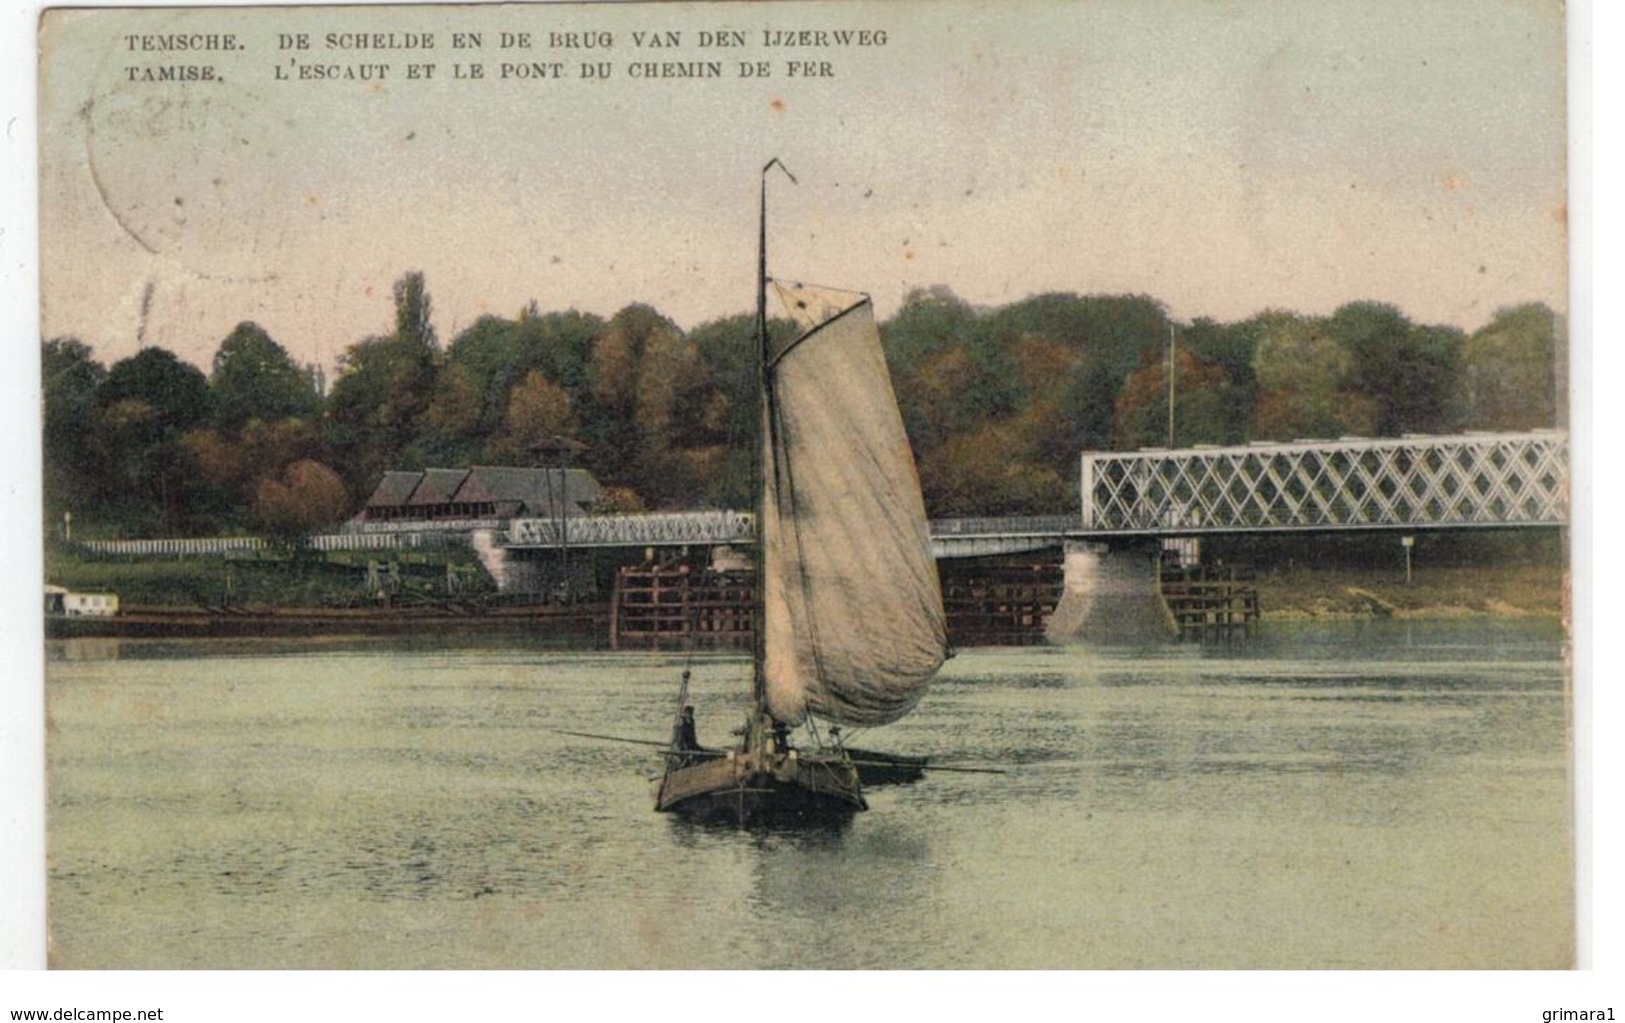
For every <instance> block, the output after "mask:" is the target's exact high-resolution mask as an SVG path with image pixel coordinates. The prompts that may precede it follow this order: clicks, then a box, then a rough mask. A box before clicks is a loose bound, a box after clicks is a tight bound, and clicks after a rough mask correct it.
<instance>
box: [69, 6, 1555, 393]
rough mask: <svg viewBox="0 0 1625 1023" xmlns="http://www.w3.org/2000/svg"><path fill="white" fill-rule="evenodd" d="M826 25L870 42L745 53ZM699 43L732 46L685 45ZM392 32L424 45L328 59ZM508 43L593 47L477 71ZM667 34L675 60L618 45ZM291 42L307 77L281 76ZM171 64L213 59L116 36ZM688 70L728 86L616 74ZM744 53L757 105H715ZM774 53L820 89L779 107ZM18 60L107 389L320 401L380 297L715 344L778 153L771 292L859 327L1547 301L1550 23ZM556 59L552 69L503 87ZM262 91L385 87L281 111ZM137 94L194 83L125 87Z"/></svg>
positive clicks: (751, 265) (954, 33)
mask: <svg viewBox="0 0 1625 1023" xmlns="http://www.w3.org/2000/svg"><path fill="white" fill-rule="evenodd" d="M841 28H847V29H867V30H870V31H874V32H883V33H884V34H885V42H884V45H871V46H867V47H861V46H849V47H839V46H828V47H818V46H799V47H792V48H782V47H777V48H770V47H768V46H766V45H765V43H766V39H765V38H764V32H766V31H769V30H818V29H823V30H834V29H841ZM727 30H735V31H742V32H744V33H746V41H747V45H746V46H745V47H743V48H728V49H717V48H702V47H700V46H699V45H698V44H699V42H700V41H701V40H700V38H699V35H700V33H701V32H704V31H710V32H722V31H727ZM387 31H394V32H396V33H397V34H398V36H404V35H405V34H406V33H432V34H433V35H434V37H435V40H434V42H435V46H434V48H433V49H432V50H431V49H421V48H420V49H417V50H406V49H395V50H386V51H380V50H354V49H326V48H324V47H323V43H324V41H325V36H326V34H327V33H329V32H337V33H358V32H359V33H376V32H387ZM526 31H528V32H530V33H532V37H533V40H534V41H536V42H538V43H540V42H543V41H544V40H546V39H547V38H548V37H549V34H550V33H553V32H571V31H574V32H580V33H585V32H593V33H603V32H608V33H611V34H612V40H611V43H612V45H611V46H610V47H609V48H607V49H605V48H602V47H597V48H594V49H591V50H585V49H579V48H578V49H555V48H550V47H547V46H546V45H545V44H544V45H542V46H538V47H534V48H532V49H530V50H528V51H527V50H521V49H516V48H509V49H506V50H503V49H499V46H498V38H497V37H498V34H499V33H501V32H513V33H518V32H526ZM669 31H675V32H678V33H680V37H679V39H680V43H679V45H678V46H677V47H675V48H666V49H662V50H653V49H649V48H646V47H638V46H637V45H636V42H635V39H634V37H633V33H635V32H639V33H651V34H653V33H664V32H669ZM300 32H303V33H305V34H307V35H309V36H310V37H311V39H312V49H310V50H307V51H297V50H293V51H290V50H282V49H279V48H278V36H279V35H293V34H297V33H300ZM452 32H480V33H482V34H483V39H482V42H483V44H484V45H483V46H482V47H481V48H480V49H479V50H477V51H475V50H470V49H464V50H454V49H453V48H452V45H451V44H452V39H451V33H452ZM176 33H188V34H205V35H207V34H215V35H223V34H226V33H230V34H232V35H233V36H234V38H235V44H236V45H237V46H239V47H241V49H238V50H233V51H230V52H219V51H203V52H192V53H175V52H163V51H156V52H154V51H145V50H132V49H131V45H132V44H131V42H130V40H129V38H128V37H130V36H132V35H134V36H137V37H152V36H163V35H173V34H176ZM662 38H667V37H662ZM397 41H400V40H399V39H398V40H397ZM135 45H137V46H146V45H149V44H148V43H147V42H144V41H142V40H141V39H138V40H137V41H136V43H135ZM702 60H719V61H721V62H722V66H723V70H724V75H723V77H721V78H718V79H708V80H694V79H664V80H654V81H652V80H643V79H639V80H634V79H633V78H632V77H631V74H632V71H633V67H632V65H634V64H639V63H644V62H648V61H668V62H671V61H675V62H693V61H702ZM761 60H766V61H768V63H769V68H770V72H771V75H770V77H768V78H765V79H764V78H758V77H751V78H743V77H740V76H739V74H738V65H739V64H740V63H741V61H751V62H755V61H761ZM790 60H804V61H812V62H815V63H816V62H825V61H827V62H828V64H829V68H828V71H829V72H830V75H829V77H818V78H802V77H796V78H789V77H786V75H787V73H788V71H789V70H790V69H789V67H788V64H787V62H788V61H790ZM41 61H42V69H41V78H40V85H41V89H40V92H41V117H42V121H41V129H42V134H41V139H42V142H41V158H42V159H41V171H40V173H41V178H40V180H41V208H40V216H41V277H42V282H41V290H42V304H41V332H42V334H43V336H45V337H47V338H49V337H56V336H66V335H71V336H76V337H78V338H80V339H81V340H83V341H85V342H86V343H88V344H90V345H92V346H93V347H94V348H95V350H96V352H97V355H98V357H99V358H101V359H103V360H104V361H108V362H111V361H114V360H117V359H119V358H124V357H127V356H128V355H130V354H133V353H134V352H135V351H136V350H138V348H139V347H140V346H141V345H143V344H146V345H159V346H162V347H165V348H168V349H170V350H171V351H174V352H176V353H177V354H178V355H181V356H182V357H183V358H186V359H188V360H191V361H193V362H195V363H197V364H199V365H201V366H203V367H204V368H207V366H208V361H209V359H210V358H211V357H212V355H213V352H214V350H215V349H216V348H217V347H218V345H219V342H220V340H221V339H223V338H224V337H225V336H226V335H227V334H228V333H229V332H230V330H231V329H232V327H233V326H234V325H235V324H237V323H238V322H239V321H242V320H253V321H256V322H258V323H259V324H260V325H261V326H263V327H265V328H266V329H267V330H268V331H270V333H271V335H272V336H273V337H275V338H276V339H277V340H278V341H279V342H281V343H282V344H283V345H284V346H285V347H286V348H287V349H288V350H289V351H290V352H291V353H292V354H293V355H294V356H295V357H296V358H298V359H300V360H302V361H315V362H318V363H320V364H322V365H324V366H327V367H329V368H330V369H331V368H332V367H333V366H334V364H335V363H336V361H337V359H338V358H339V356H340V355H341V354H342V353H343V351H344V349H345V347H346V346H348V345H349V344H352V343H354V342H355V341H358V340H360V339H361V338H363V337H365V336H368V335H369V334H379V333H386V332H388V330H389V329H390V327H391V317H392V313H391V304H390V285H391V283H392V282H393V281H394V280H395V279H396V278H398V277H399V276H400V275H401V274H402V273H403V272H405V271H408V270H421V271H423V272H424V274H425V275H426V279H427V283H428V288H429V291H430V294H431V296H432V298H433V302H434V309H435V312H436V317H435V318H436V326H437V328H438V330H439V333H440V336H441V337H442V339H443V340H448V341H449V340H450V339H451V338H452V337H453V336H454V335H455V333H456V332H457V331H458V330H461V329H463V328H466V327H467V326H469V325H470V324H471V323H473V322H474V321H475V320H476V319H477V318H478V317H480V316H482V315H485V314H488V313H495V314H498V315H504V316H512V315H515V314H516V313H517V312H518V311H519V310H520V309H521V308H523V307H524V306H525V305H526V303H527V302H529V301H530V300H532V299H534V300H535V301H536V302H537V303H538V305H539V306H540V307H541V308H542V309H544V310H551V309H567V308H576V309H580V310H583V311H588V312H593V313H597V314H599V315H603V316H608V315H611V314H613V313H614V312H615V311H616V310H617V309H619V308H621V307H623V306H625V305H627V304H629V303H631V302H640V301H641V302H647V303H649V304H651V305H653V306H655V307H656V308H657V309H659V310H660V311H662V312H664V313H666V314H667V315H669V316H671V317H672V318H673V319H675V320H676V321H677V323H678V324H679V325H680V326H682V327H684V328H692V327H694V326H697V325H698V324H700V323H703V322H705V321H707V320H710V319H714V318H716V317H719V316H724V315H730V314H734V313H739V312H745V311H747V310H748V309H749V308H751V305H752V303H753V300H754V284H753V279H754V273H755V240H756V239H755V235H756V223H755V221H756V212H757V211H756V189H757V188H758V180H759V171H760V168H761V166H762V165H763V164H764V163H765V162H766V160H767V159H768V158H769V157H771V156H775V155H776V156H778V157H780V158H781V159H782V160H783V161H784V163H785V164H786V165H787V166H788V167H789V168H790V169H791V170H792V171H793V172H794V173H795V175H796V179H797V181H798V182H799V184H791V183H790V181H789V180H788V179H785V178H779V177H775V178H774V179H773V180H772V181H771V183H770V198H771V205H770V217H771V232H770V235H771V245H772V250H773V251H772V258H771V263H772V271H773V272H774V273H776V274H779V275H781V276H784V277H787V278H790V279H797V280H807V281H815V282H819V283H824V284H831V285H838V286H842V287H848V288H853V289H856V290H864V291H868V292H870V293H871V294H873V295H874V296H875V300H876V304H877V308H878V311H879V312H880V314H881V315H882V316H886V315H889V314H890V313H891V312H893V311H895V309H896V308H897V307H898V305H899V304H900V303H901V302H902V300H903V299H904V297H905V296H906V295H907V294H908V292H909V291H910V290H912V289H914V288H920V287H929V286H932V285H946V286H948V287H949V288H951V289H953V291H954V292H955V293H957V294H958V295H960V296H961V297H963V298H965V299H966V300H968V301H970V302H972V303H975V304H978V305H997V304H1002V303H1005V302H1010V301H1014V300H1018V299H1021V298H1024V297H1026V296H1028V295H1031V294H1036V293H1042V292H1047V291H1072V292H1078V293H1140V294H1148V295H1151V296H1153V297H1154V298H1157V299H1159V300H1161V301H1163V302H1165V303H1166V304H1167V306H1168V308H1169V310H1170V312H1171V313H1172V315H1173V316H1174V317H1176V318H1177V319H1180V320H1190V319H1192V318H1196V317H1204V316H1205V317H1212V318H1215V319H1219V320H1233V319H1240V318H1243V317H1246V316H1249V315H1251V314H1253V313H1255V312H1258V311H1260V310H1263V309H1265V308H1277V309H1292V310H1297V311H1300V312H1304V313H1311V314H1317V313H1328V312H1330V311H1332V310H1333V309H1335V308H1336V307H1337V306H1339V305H1341V304H1342V303H1344V302H1347V301H1350V300H1355V299H1375V300H1379V301H1384V302H1391V303H1393V304H1395V305H1397V306H1398V307H1400V308H1401V309H1402V310H1403V311H1404V312H1405V313H1407V314H1408V315H1409V316H1411V317H1412V318H1413V319H1415V320H1418V321H1422V322H1430V323H1447V324H1455V325H1458V326H1461V327H1463V328H1466V329H1469V330H1471V329H1474V328H1476V327H1478V326H1481V325H1482V324H1484V323H1485V322H1487V321H1488V320H1489V319H1490V317H1491V316H1492V315H1493V313H1494V311H1495V310H1496V309H1497V308H1499V307H1502V306H1505V305H1508V304H1514V303H1519V302H1524V301H1543V302H1546V303H1548V304H1549V305H1551V306H1553V307H1554V308H1557V309H1559V310H1562V309H1563V308H1564V304H1565V303H1564V294H1565V287H1566V278H1565V257H1564V246H1565V244H1566V233H1565V230H1566V228H1565V222H1564V221H1565V193H1564V139H1565V128H1564V119H1563V115H1564V111H1563V102H1564V96H1563V25H1562V15H1561V10H1560V8H1559V6H1558V5H1557V4H1556V3H1553V2H1548V0H1508V2H1501V0H1494V2H1484V0H1470V2H1451V0H1439V2H1432V3H1428V4H1425V5H1413V4H1411V3H1392V2H1386V0H1376V2H1373V0H1358V2H1355V0H1330V2H1317V3H1298V2H1291V3H1288V2H1280V3H1276V2H1268V0H1257V2H1252V3H1245V4H1238V3H1223V2H1209V0H1132V2H1131V0H1122V2H1111V0H1101V2H1087V3H1085V2H1079V3H1052V2H1048V0H1045V2H1037V3H1034V2H1023V0H1015V2H1007V3H1001V4H999V5H996V6H995V5H988V4H968V3H959V2H953V0H949V2H942V3H932V4H926V3H917V2H912V0H903V2H893V3H887V4H873V3H871V4H859V3H846V4H842V3H822V2H816V0H814V2H806V3H796V4H710V5H708V4H616V5H601V4H594V5H587V4H550V5H541V6H537V7H528V8H520V7H504V6H487V7H479V8H437V7H419V8H413V9H409V10H408V9H393V10H389V9H382V8H357V7H351V8H339V9H335V8H327V9H319V8H254V9H247V8H237V9H231V10H223V11H222V10H213V11H210V10H190V11H185V10H148V11H135V12H130V11H117V10H96V11H83V12H61V13H60V14H58V15H53V16H52V18H48V19H47V20H46V22H45V25H44V29H43V31H42V34H41ZM551 61H560V62H562V63H563V64H564V71H565V74H566V77H563V78H558V79H552V78H548V79H540V80H537V79H532V80H528V81H515V80H509V81H501V80H500V79H499V78H497V77H496V76H498V75H499V73H500V69H501V65H502V64H504V63H515V64H528V63H531V62H541V63H547V62H551ZM295 62H302V63H315V64H320V65H329V66H340V67H343V66H346V65H356V64H364V63H377V62H383V63H388V64H390V65H391V68H390V72H389V77H386V79H385V80H384V81H383V82H376V81H374V82H355V81H299V80H297V72H298V64H297V63H295ZM430 62H432V63H434V64H435V65H436V73H435V77H434V78H432V79H430V80H429V81H422V80H415V81H409V80H406V79H405V78H404V74H405V70H406V69H405V65H406V64H408V63H430ZM583 62H586V63H608V64H610V65H612V66H611V76H610V78H609V79H608V80H607V81H592V80H583V79H582V78H580V77H578V75H579V67H580V65H581V64H582V63H583ZM458 63H460V64H465V65H471V64H473V63H481V64H483V65H485V70H486V75H487V77H486V78H484V79H481V80H477V81H474V80H467V79H464V80H457V79H455V78H453V77H451V72H452V68H451V65H453V64H458ZM169 64H187V65H192V66H202V65H211V66H212V67H213V68H214V71H213V73H214V74H215V75H216V76H217V77H218V78H220V79H222V80H218V81H209V82H197V81H193V82H178V83H177V82H169V83H165V82H146V81H139V80H135V81H132V80H131V79H132V77H133V76H135V75H145V74H147V73H148V71H147V70H146V69H150V68H153V67H158V66H163V65H169ZM278 67H283V68H284V69H286V73H288V74H289V77H290V79H293V80H289V81H279V80H277V78H276V75H277V73H278V72H277V70H276V69H277V68H278ZM132 68H134V69H135V70H134V71H132Z"/></svg>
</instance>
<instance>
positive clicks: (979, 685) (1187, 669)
mask: <svg viewBox="0 0 1625 1023" xmlns="http://www.w3.org/2000/svg"><path fill="white" fill-rule="evenodd" d="M685 663H686V662H685V660H684V659H683V657H682V656H680V655H635V654H605V653H568V652H558V651H549V650H546V649H543V648H541V647H539V646H537V645H534V644H527V643H525V642H524V641H523V640H508V641H503V640H494V639H489V638H486V639H482V640H480V641H479V642H478V643H475V644H469V643H455V642H451V641H439V642H436V641H432V640H424V641H421V642H417V643H406V642H403V641H401V640H399V639H393V640H368V641H361V640H357V641H352V642H337V641H328V642H323V643H314V642H312V643H287V642H278V643H270V642H263V643H254V642H239V643H224V642H205V643H163V642H150V641H143V642H133V641H120V642H116V641H105V640H104V641H93V640H78V641H68V642H60V643H53V644H52V645H51V646H50V648H49V650H48V665H47V668H48V679H47V709H48V713H49V723H48V739H47V748H48V757H49V774H48V778H49V786H50V794H49V801H50V806H49V820H48V831H49V843H50V868H49V871H50V872H49V878H48V882H47V893H48V898H49V903H50V917H51V932H52V952H51V956H52V962H53V963H54V964H55V965H57V966H61V967H97V968H117V967H167V968H192V967H318V968H325V967H340V968H343V967H385V968H388V967H411V968H431V967H512V968H536V967H576V968H599V967H611V968H622V967H645V966H650V967H717V968H756V967H827V968H848V967H944V968H951V967H991V968H999V967H1056V968H1087V969H1093V968H1140V967H1157V968H1172V969H1179V968H1253V967H1278V968H1312V967H1338V968H1366V967H1393V968H1410V967H1428V968H1431V967H1450V968H1461V967H1466V968H1472V967H1497V968H1509V967H1541V968H1550V967H1563V966H1568V965H1571V963H1572V961H1573V950H1572V949H1573V933H1574V912H1573V908H1572V901H1573V884H1572V856H1573V851H1572V843H1571V839H1570V835H1571V826H1570V811H1569V805H1570V794H1569V793H1570V789H1569V786H1570V774H1569V767H1568V754H1567V749H1568V719H1569V703H1568V698H1567V694H1566V691H1565V684H1564V669H1563V661H1562V633H1561V629H1560V628H1559V627H1558V626H1557V625H1555V624H1551V623H1527V622H1509V621H1484V620H1472V621H1459V622H1432V623H1422V622H1399V621H1381V622H1365V623H1359V622H1349V623H1337V624H1333V625H1326V624H1313V625H1309V624H1302V625H1300V624H1271V625H1269V626H1268V627H1267V628H1266V630H1265V632H1264V635H1263V637H1262V638H1261V639H1259V640H1258V641H1256V642H1254V643H1251V644H1247V645H1242V646H1236V647H1230V648H1207V649H1203V648H1198V647H1194V646H1169V647H1165V648H1159V649H1154V650H1142V651H1109V652H1103V651H1093V652H1091V651H1082V650H1076V649H1056V648H1032V649H1005V650H992V649H988V650H970V651H965V652H962V653H961V654H960V655H959V656H958V657H956V658H955V659H954V660H952V661H950V662H949V664H948V665H947V667H946V668H945V669H944V671H943V673H942V676H941V678H940V680H939V681H938V682H937V683H936V684H935V686H934V688H933V689H932V691H931V692H930V693H929V694H928V696H927V698H926V700H925V701H924V702H923V703H922V704H921V705H920V708H919V710H918V711H917V712H916V713H915V714H914V715H912V716H911V717H909V718H907V719H905V720H904V721H903V722H900V723H898V724H896V725H893V726H890V727H888V728H885V729H878V730H874V731H871V732H868V733H866V734H864V735H863V736H861V738H858V739H856V740H855V741H856V742H857V743H858V744H861V745H863V746H865V747H869V748H877V749H887V750H893V751H897V752H908V753H928V754H930V755H932V756H933V757H937V758H941V759H942V760H943V761H945V762H946V761H953V762H957V763H962V764H985V765H998V766H1002V767H1004V768H1006V769H1008V773H1006V774H1001V775H995V774H968V773H965V774H960V773H954V774H950V773H939V774H934V775H930V776H928V777H927V778H926V779H925V780H923V781H921V782H919V783H917V784H914V785H911V786H906V787H894V788H885V789H873V790H871V792H870V793H869V802H870V807H871V808H870V810H869V811H868V812H866V813H862V814H859V815H857V817H856V818H854V819H853V820H852V822H851V823H850V824H849V825H847V826H846V827H845V828H842V829H837V830H828V831H817V832H812V833H794V834H784V833H778V834H773V833H769V834H752V833H742V832H735V831H730V830H715V829H705V828H700V827H695V826H690V825H686V824H684V823H683V822H681V821H679V820H677V819H673V818H670V817H667V816H663V815H657V814H655V813H653V812H652V810H651V799H652V785H651V783H650V778H651V776H652V775H653V774H654V772H655V771H656V770H657V760H656V758H655V757H654V756H652V755H651V753H650V752H649V751H648V750H646V749H643V748H641V747H637V746H632V745H618V744H615V743H608V742H597V741H594V740H589V739H581V738H575V737H571V736H567V735H561V734H558V732H557V731H555V730H557V729H572V730H579V731H589V732H605V733H613V734H618V735H625V736H631V737H642V738H648V739H660V738H664V736H665V735H666V733H667V730H668V728H669V723H670V718H671V712H672V709H673V706H672V705H673V700H674V697H675V690H676V682H677V676H678V673H679V672H680V670H681V669H682V667H683V666H684V664H685ZM693 670H694V683H693V693H694V699H695V702H696V704H697V707H698V717H699V722H700V736H701V739H702V740H707V741H712V742H721V741H722V740H723V739H724V738H725V733H726V731H727V729H728V728H729V727H731V726H732V725H734V724H735V723H737V721H738V720H739V719H740V718H741V717H742V707H743V691H744V689H745V687H746V685H747V679H748V665H747V664H746V662H744V661H742V660H739V659H736V658H729V657H704V658H699V659H697V660H695V661H694V662H693Z"/></svg>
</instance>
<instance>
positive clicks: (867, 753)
mask: <svg viewBox="0 0 1625 1023" xmlns="http://www.w3.org/2000/svg"><path fill="white" fill-rule="evenodd" d="M846 755H847V757H848V758H849V759H850V760H851V761H852V763H853V765H854V766H856V767H857V769H858V780H859V781H860V782H862V783H863V786H864V788H869V787H872V786H876V785H908V784H911V783H912V782H917V781H919V780H920V779H921V778H922V777H924V776H925V768H926V764H927V762H928V758H926V757H911V756H908V755H906V754H903V753H881V752H879V751H877V750H866V749H857V748H856V747H853V746H848V747H847V748H846Z"/></svg>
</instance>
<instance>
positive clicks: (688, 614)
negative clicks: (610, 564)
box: [609, 562, 756, 650]
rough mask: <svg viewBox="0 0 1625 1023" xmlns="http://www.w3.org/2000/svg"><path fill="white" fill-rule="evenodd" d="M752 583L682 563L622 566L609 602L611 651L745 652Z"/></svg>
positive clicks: (740, 576)
mask: <svg viewBox="0 0 1625 1023" xmlns="http://www.w3.org/2000/svg"><path fill="white" fill-rule="evenodd" d="M755 593H756V583H755V580H754V579H753V578H752V577H751V574H750V573H748V572H722V571H717V570H715V569H710V568H700V567H696V566H694V565H690V564H688V563H687V562H677V563H659V562H651V563H646V564H642V565H627V566H623V567H622V568H621V569H620V570H619V571H617V572H616V573H615V591H614V593H613V595H612V596H611V598H610V605H609V606H610V613H609V648H610V649H611V650H749V649H751V648H752V637H753V633H752V627H751V613H752V611H751V609H752V607H753V604H754V600H755Z"/></svg>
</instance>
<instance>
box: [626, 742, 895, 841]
mask: <svg viewBox="0 0 1625 1023" xmlns="http://www.w3.org/2000/svg"><path fill="white" fill-rule="evenodd" d="M867 808H868V805H867V804H866V803H865V802H864V800H863V790H862V787H861V786H860V784H859V782H858V773H857V770H856V769H855V768H854V767H853V766H852V765H851V764H850V763H849V762H847V761H846V760H845V759H844V758H841V757H837V756H829V755H825V754H811V755H806V756H801V755H797V754H796V753H788V754H782V753H778V754H763V755H757V756H750V755H746V754H743V753H736V754H734V755H724V756H719V757H711V758H707V759H704V760H697V761H692V762H688V763H684V764H680V765H676V766H672V767H669V768H668V769H667V771H666V773H665V776H664V777H662V778H661V780H660V786H659V789H658V790H657V791H656V794H655V809H657V810H659V811H661V812H663V813H672V814H677V815H679V816H681V817H684V818H687V819H690V820H697V821H706V822H716V823H728V824H734V825H738V826H742V827H749V826H755V825H796V824H818V823H824V822H828V821H832V820H841V819H845V818H849V817H851V816H852V815H853V814H855V813H857V812H858V811H860V810H865V809H867Z"/></svg>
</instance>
